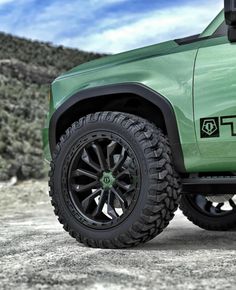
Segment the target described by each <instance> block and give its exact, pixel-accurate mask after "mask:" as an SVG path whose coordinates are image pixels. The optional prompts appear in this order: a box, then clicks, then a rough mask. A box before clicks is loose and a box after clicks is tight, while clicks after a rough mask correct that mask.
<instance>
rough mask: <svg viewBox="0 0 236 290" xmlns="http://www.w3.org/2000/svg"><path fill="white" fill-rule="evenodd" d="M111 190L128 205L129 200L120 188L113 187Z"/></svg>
mask: <svg viewBox="0 0 236 290" xmlns="http://www.w3.org/2000/svg"><path fill="white" fill-rule="evenodd" d="M111 191H112V192H113V193H114V194H115V196H116V197H117V198H118V200H119V201H120V202H121V203H122V204H123V205H124V206H125V207H127V206H128V202H127V200H126V198H125V197H124V196H123V194H122V193H121V192H120V191H119V189H118V188H117V189H115V188H114V187H112V188H111Z"/></svg>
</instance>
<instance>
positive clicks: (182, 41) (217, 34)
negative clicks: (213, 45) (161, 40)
mask: <svg viewBox="0 0 236 290" xmlns="http://www.w3.org/2000/svg"><path fill="white" fill-rule="evenodd" d="M225 25H226V24H225V21H223V22H222V23H221V25H220V26H219V27H218V28H217V29H216V31H215V32H214V33H213V34H212V35H210V36H204V37H200V36H201V34H196V35H192V36H188V37H184V38H179V39H175V42H176V43H177V44H178V45H186V44H191V43H195V42H199V41H203V40H207V39H212V38H217V37H222V36H226V35H227V33H225V27H224V26H225ZM226 32H227V31H226Z"/></svg>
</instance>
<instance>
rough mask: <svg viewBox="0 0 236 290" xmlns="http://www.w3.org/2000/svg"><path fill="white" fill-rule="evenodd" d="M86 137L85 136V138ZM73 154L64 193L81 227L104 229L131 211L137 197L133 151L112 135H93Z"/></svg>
mask: <svg viewBox="0 0 236 290" xmlns="http://www.w3.org/2000/svg"><path fill="white" fill-rule="evenodd" d="M87 137H88V136H87ZM88 139H89V140H91V139H92V141H88V142H85V143H84V144H83V145H82V146H81V147H80V148H79V149H78V150H77V151H76V152H75V154H74V156H73V158H72V161H71V164H70V167H69V172H68V190H69V192H70V197H71V199H72V201H73V204H74V206H75V208H76V209H77V210H78V211H79V212H80V213H81V215H83V216H84V223H85V224H87V225H89V226H91V227H95V228H97V229H98V228H102V229H104V228H108V227H112V226H114V225H116V224H117V223H119V222H121V221H122V219H124V218H125V217H126V216H127V215H128V214H129V213H130V211H132V209H133V207H134V206H135V203H136V201H137V198H138V195H139V188H140V186H139V180H140V169H139V164H138V160H137V158H136V157H135V154H134V152H133V150H132V149H131V148H130V146H128V144H126V142H125V141H124V140H122V141H123V142H122V143H123V144H120V143H119V141H117V139H118V138H116V137H115V135H114V133H113V134H112V136H111V134H110V133H106V132H102V131H101V132H97V133H96V134H94V133H93V134H92V135H91V136H89V137H88Z"/></svg>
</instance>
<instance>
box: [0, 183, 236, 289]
mask: <svg viewBox="0 0 236 290" xmlns="http://www.w3.org/2000/svg"><path fill="white" fill-rule="evenodd" d="M47 190H48V189H47V182H46V181H32V180H31V181H27V182H24V183H20V184H17V185H15V186H8V187H6V186H0V232H1V235H0V288H1V289H59V290H60V289H63V290H64V289H96V290H97V289H109V290H113V289H117V290H118V289H126V290H129V289H184V290H185V289H186V290H187V289H204V290H205V289H206V290H207V289H220V290H222V289H236V232H235V231H232V232H207V231H204V230H201V229H199V228H197V227H195V226H194V225H192V224H191V223H190V222H188V221H187V220H186V219H185V218H184V217H183V216H182V215H181V213H180V212H177V215H176V218H175V219H174V221H173V222H172V223H171V225H170V226H169V227H168V229H167V230H166V231H165V232H164V233H163V234H162V235H160V236H159V237H157V238H155V239H154V240H152V241H150V242H149V243H147V244H145V245H143V246H139V247H138V248H133V249H129V250H101V249H90V248H86V247H84V246H83V245H80V244H78V243H77V242H76V241H75V240H73V239H72V238H70V237H69V235H68V234H67V233H66V232H64V230H63V229H62V226H61V225H60V224H59V223H58V221H57V219H56V217H55V216H54V214H53V210H52V207H51V205H50V201H49V198H48V194H47Z"/></svg>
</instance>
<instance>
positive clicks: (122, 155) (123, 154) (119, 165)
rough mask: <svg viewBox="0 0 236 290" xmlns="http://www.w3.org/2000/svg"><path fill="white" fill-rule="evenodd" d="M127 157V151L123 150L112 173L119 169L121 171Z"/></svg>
mask: <svg viewBox="0 0 236 290" xmlns="http://www.w3.org/2000/svg"><path fill="white" fill-rule="evenodd" d="M127 156H128V154H127V151H126V150H125V148H122V152H121V154H120V158H119V160H118V162H117V163H116V165H115V166H114V167H113V168H112V170H111V171H112V173H114V172H116V171H117V170H118V169H120V168H121V167H122V165H123V164H124V163H125V160H126V158H127Z"/></svg>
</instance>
